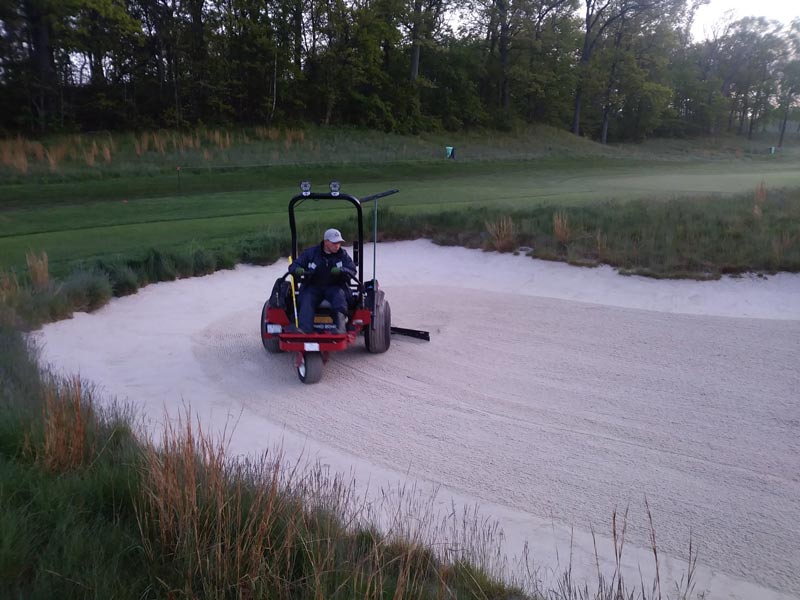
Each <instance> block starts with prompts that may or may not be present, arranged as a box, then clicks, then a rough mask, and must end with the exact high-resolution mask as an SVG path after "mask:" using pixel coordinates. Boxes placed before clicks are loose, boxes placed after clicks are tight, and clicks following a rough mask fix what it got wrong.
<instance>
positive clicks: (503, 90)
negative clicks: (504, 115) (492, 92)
mask: <svg viewBox="0 0 800 600" xmlns="http://www.w3.org/2000/svg"><path fill="white" fill-rule="evenodd" d="M497 9H498V12H499V13H500V14H499V17H500V44H499V50H500V107H501V108H502V109H503V110H504V111H507V110H508V109H509V108H511V91H510V90H509V78H508V46H509V33H510V31H509V24H508V0H497Z"/></svg>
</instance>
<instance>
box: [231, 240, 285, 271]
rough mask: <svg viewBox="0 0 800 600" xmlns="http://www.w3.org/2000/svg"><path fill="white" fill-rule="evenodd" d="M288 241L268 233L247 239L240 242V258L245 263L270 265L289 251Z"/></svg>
mask: <svg viewBox="0 0 800 600" xmlns="http://www.w3.org/2000/svg"><path fill="white" fill-rule="evenodd" d="M286 246H287V244H286V242H285V241H284V240H283V239H281V238H279V237H278V236H275V235H271V234H268V233H264V234H261V235H259V236H257V237H254V238H249V239H245V240H243V241H242V242H240V244H239V258H240V260H241V261H242V262H244V263H250V264H254V265H270V264H272V263H274V262H275V261H276V260H278V259H279V258H280V257H281V256H282V255H283V254H284V253H285V252H286V251H287V247H286Z"/></svg>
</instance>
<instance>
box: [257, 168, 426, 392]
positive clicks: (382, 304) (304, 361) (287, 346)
mask: <svg viewBox="0 0 800 600" xmlns="http://www.w3.org/2000/svg"><path fill="white" fill-rule="evenodd" d="M339 188H340V186H339V184H338V182H335V181H333V182H331V184H330V191H329V192H328V193H313V192H311V184H310V183H308V182H306V181H304V182H303V183H301V185H300V189H301V193H300V194H298V195H296V196H294V197H293V198H292V199H291V200H290V201H289V228H290V230H291V235H292V254H291V259H290V260H291V261H294V260H296V259H297V257H298V248H297V223H296V220H295V209H296V208H297V207H298V206H299V205H300V204H302V203H303V202H305V201H308V200H317V201H323V202H326V203H327V202H333V201H336V202H348V203H350V204H351V205H352V206H353V207H355V209H356V215H357V221H358V222H357V226H358V232H357V236H358V239H357V240H354V241H353V256H352V258H353V262H354V263H355V265H356V268H357V276H356V277H353V278H351V279H350V280H349V281H348V283H347V284H346V290H345V292H346V296H347V306H348V314H347V315H346V324H347V325H346V331H345V332H344V333H339V332H337V330H336V325H335V323H336V315H335V314H333V311H332V309H331V306H330V304H329V303H328V302H327V301H323V302H322V303H321V304H320V305H319V306H318V307H317V309H316V313H315V316H314V331H313V332H300V331H298V329H297V325H298V323H297V307H298V302H299V295H300V292H301V290H302V289H303V286H304V285H306V277H307V276H300V277H297V278H295V277H294V276H293V275H292V274H291V273H289V272H288V271H287V272H286V273H285V274H284V275H283V276H281V277H279V278H278V279H277V280H276V281H275V285H274V286H273V288H272V292H271V293H270V296H269V299H268V300H267V301H266V302H265V303H264V308H263V309H262V311H261V341H262V343H263V344H264V348H265V349H266V351H267V352H269V353H271V354H277V353H281V352H293V353H294V355H295V360H294V366H295V368H296V369H297V376H298V377H299V379H300V381H302V382H303V383H316V382H318V381H319V380H320V378H321V377H322V367H323V365H324V364H325V363H326V362H328V359H329V358H330V355H331V354H332V353H333V352H340V351H342V350H345V349H347V348H349V347H350V346H353V345H354V344H356V343H357V341H358V338H359V336H362V335H363V336H364V344H365V346H366V349H367V351H368V352H371V353H374V354H380V353H382V352H386V351H387V350H388V349H389V346H390V345H391V341H392V337H391V336H392V334H393V333H394V334H398V335H406V336H410V337H414V338H418V339H422V340H426V341H429V340H430V334H429V333H428V332H427V331H419V330H416V329H404V328H401V327H392V310H391V307H390V306H389V301H388V300H387V299H386V295H385V294H384V291H383V290H382V289H380V286H379V285H378V280H377V279H376V277H375V273H376V270H375V268H376V262H375V260H376V259H375V257H376V250H377V233H378V199H379V198H384V197H386V196H391V195H392V194H396V193H397V192H398V190H388V191H385V192H380V193H378V194H372V195H370V196H366V197H363V198H361V199H359V198H356V197H355V196H351V195H350V194H343V193H341V192H340V189H339ZM367 202H374V205H373V206H374V211H373V212H374V219H373V226H374V229H373V240H374V241H373V244H374V246H373V253H372V256H373V267H372V273H373V276H372V279H371V280H368V281H366V282H365V281H364V264H363V262H364V256H363V249H364V215H363V210H362V205H363V204H366V203H367Z"/></svg>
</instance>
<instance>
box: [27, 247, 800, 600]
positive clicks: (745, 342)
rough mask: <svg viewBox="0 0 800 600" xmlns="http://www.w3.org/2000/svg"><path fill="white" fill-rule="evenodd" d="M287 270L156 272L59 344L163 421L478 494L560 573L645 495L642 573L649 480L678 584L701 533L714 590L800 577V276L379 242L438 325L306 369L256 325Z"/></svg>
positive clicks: (404, 287)
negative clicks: (194, 418)
mask: <svg viewBox="0 0 800 600" xmlns="http://www.w3.org/2000/svg"><path fill="white" fill-rule="evenodd" d="M366 264H368V265H371V264H372V260H371V257H370V254H369V253H367V257H366ZM285 268H286V265H285V263H284V262H283V261H281V262H280V263H278V264H276V265H273V266H271V267H264V268H257V267H246V266H240V267H238V268H237V269H236V270H235V271H227V272H220V273H217V274H214V275H211V276H207V277H202V278H196V279H190V280H184V281H178V282H174V283H166V284H158V285H154V286H150V287H147V288H145V289H143V290H141V291H140V292H139V293H138V294H136V295H135V296H132V297H127V298H122V299H118V300H115V301H113V302H112V303H111V304H109V305H108V306H106V307H105V308H103V309H102V310H100V311H98V312H97V313H94V314H91V315H86V314H78V315H76V316H75V318H73V319H71V320H68V321H63V322H60V323H54V324H51V325H48V326H46V327H45V328H44V329H43V330H42V332H40V333H38V334H37V337H38V339H39V340H40V342H41V344H42V346H43V358H44V360H45V361H48V362H51V363H52V364H53V365H54V366H56V367H57V368H59V369H63V370H65V371H67V372H71V373H74V372H80V374H81V375H82V376H84V377H85V378H87V379H89V380H91V381H94V382H95V383H97V384H98V385H99V386H100V387H101V389H102V390H103V391H104V392H106V393H107V394H108V395H111V396H116V397H117V398H118V399H120V400H128V401H129V402H130V403H131V404H133V405H134V406H135V407H137V409H138V410H139V411H140V413H141V414H144V415H147V416H148V417H151V418H152V419H154V420H159V419H162V418H163V415H164V412H165V409H166V410H167V411H168V412H170V413H171V414H175V413H176V412H177V411H179V410H180V408H181V407H182V406H184V404H190V405H191V406H192V409H193V411H194V412H195V413H196V414H197V415H198V416H199V417H200V418H201V419H202V420H203V422H204V423H206V424H207V427H208V428H221V427H223V426H225V425H226V423H227V426H228V428H229V429H230V427H231V423H232V422H236V429H235V432H234V435H233V440H232V448H233V450H234V451H236V452H248V453H249V452H259V451H262V450H264V449H266V448H268V447H271V446H274V445H275V444H276V443H279V442H280V443H282V444H283V447H284V450H285V452H286V454H287V457H290V458H291V457H295V456H299V455H301V454H303V455H305V456H307V457H311V458H312V459H313V460H319V461H321V462H323V463H324V464H327V465H330V466H331V468H332V469H334V470H336V471H342V472H350V471H352V472H353V473H354V474H355V476H356V477H357V478H358V479H359V481H360V482H361V483H362V484H364V485H366V482H370V485H371V486H372V488H373V489H376V488H377V487H379V486H381V485H393V484H396V483H397V482H398V481H401V482H409V481H411V482H414V484H415V485H416V486H417V487H418V489H422V490H425V489H429V490H432V489H434V488H436V487H440V489H439V491H438V495H437V501H438V502H440V503H441V505H443V506H450V504H451V502H455V503H457V504H468V503H475V502H477V503H479V504H480V506H481V510H482V511H483V513H484V514H486V515H491V516H492V517H495V518H497V519H498V520H499V522H500V523H501V525H502V526H503V528H504V530H505V534H506V537H507V545H508V549H509V552H510V553H514V552H516V551H518V550H519V548H520V547H521V544H522V543H523V540H525V539H527V540H528V541H529V542H530V545H531V548H532V551H533V554H534V558H535V560H536V563H537V564H538V565H539V566H540V567H543V568H544V569H545V570H548V569H557V568H558V567H557V565H556V560H555V556H556V549H558V554H559V556H560V563H561V565H562V566H563V565H564V563H565V557H566V556H568V554H569V544H570V536H571V535H572V536H573V541H574V552H573V562H574V564H575V566H576V569H577V570H578V571H579V572H582V573H586V574H587V576H591V575H592V573H593V572H594V559H593V557H592V542H591V536H590V534H589V529H590V527H593V528H594V529H595V530H596V531H598V532H599V533H600V534H607V533H609V532H610V519H611V514H612V511H613V510H614V508H615V507H616V508H618V509H620V510H624V508H625V507H626V506H628V505H629V506H630V515H629V518H630V521H631V527H632V529H631V530H630V531H629V544H631V545H630V546H629V548H628V549H627V550H626V552H627V553H628V554H627V563H628V567H629V568H631V569H632V572H633V573H635V576H634V577H635V579H637V580H638V571H637V570H636V569H637V566H636V565H637V562H639V561H641V562H642V564H643V570H644V572H645V574H646V573H647V572H648V570H649V567H648V565H649V564H650V563H651V562H652V560H651V559H650V557H649V554H648V552H647V551H646V550H644V548H645V547H646V546H647V543H646V540H647V531H646V525H647V519H646V515H645V514H644V498H645V497H647V499H648V501H649V503H650V506H651V508H652V511H653V516H654V518H655V525H656V529H657V535H658V543H659V546H660V549H661V551H662V552H663V553H665V555H664V556H663V557H662V559H661V560H663V561H664V562H663V564H662V579H665V578H666V579H669V578H670V576H679V575H680V572H681V571H682V569H683V568H684V565H683V563H682V562H681V561H680V557H685V554H686V550H687V547H688V539H689V533H690V530H691V533H692V536H693V538H694V541H695V543H696V544H699V546H700V561H699V562H700V565H701V568H700V569H699V576H700V586H699V587H698V590H700V589H710V590H711V592H712V593H711V595H710V596H709V597H710V598H790V597H794V596H796V595H798V594H800V574H798V569H797V565H798V564H800V529H799V528H800V526H799V525H798V523H800V476H799V475H798V474H799V473H800V441H799V440H800V406H799V403H798V391H797V390H799V389H800V369H798V365H799V364H800V276H796V275H778V276H774V277H770V278H768V279H766V280H765V279H761V278H757V277H750V276H748V277H744V278H737V279H723V280H721V281H716V282H704V283H700V282H691V281H654V280H647V279H642V278H632V277H622V276H619V275H617V274H616V273H615V272H614V271H613V270H612V269H609V268H600V269H578V268H573V267H568V266H566V265H563V264H555V263H545V262H541V261H533V260H531V259H529V258H526V257H522V256H519V257H514V256H510V255H498V254H494V253H482V252H479V251H473V250H465V249H462V248H441V247H437V246H434V245H433V244H431V243H429V242H424V241H417V242H403V243H393V244H384V245H381V246H379V260H378V278H379V279H380V281H381V284H382V287H383V288H384V289H385V290H386V292H387V298H388V299H389V301H390V302H391V305H392V315H393V321H394V324H396V325H399V326H404V327H411V328H419V329H427V330H429V331H430V332H431V336H432V341H431V342H430V343H426V342H422V341H419V340H413V339H410V338H397V337H396V338H395V339H394V340H393V342H392V347H391V349H390V350H389V352H388V353H387V354H384V355H370V354H367V353H366V352H365V351H364V350H363V347H359V348H358V349H351V350H350V351H347V352H344V353H340V354H337V355H334V356H333V358H332V360H331V361H330V362H329V363H328V364H327V365H326V366H325V369H324V373H323V377H322V381H321V382H320V383H319V384H316V385H313V386H304V385H302V384H301V383H300V382H299V381H298V380H297V377H296V375H295V372H294V369H293V368H292V364H291V357H290V356H287V355H268V354H266V353H265V352H264V350H263V348H262V346H261V341H260V339H259V335H258V323H257V318H258V316H259V314H260V310H261V306H262V304H263V302H264V300H265V298H266V296H267V294H268V293H269V291H270V289H271V287H272V283H273V282H274V280H275V279H276V278H277V277H278V276H280V275H281V274H282V273H283V272H284V271H285ZM369 274H371V271H369ZM571 527H574V533H571V529H570V528H571ZM598 543H599V544H600V545H601V548H600V552H601V554H603V556H604V560H610V555H611V542H610V541H608V540H607V538H606V537H605V536H604V535H601V537H600V538H598ZM770 588H771V589H770Z"/></svg>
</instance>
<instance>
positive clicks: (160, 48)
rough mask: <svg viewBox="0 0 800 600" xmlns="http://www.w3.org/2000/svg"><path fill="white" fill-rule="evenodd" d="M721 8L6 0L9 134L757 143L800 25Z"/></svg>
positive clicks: (629, 2) (3, 48) (424, 1)
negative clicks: (698, 138) (153, 131)
mask: <svg viewBox="0 0 800 600" xmlns="http://www.w3.org/2000/svg"><path fill="white" fill-rule="evenodd" d="M702 1H703V0H585V1H584V2H578V0H0V34H2V36H1V37H0V133H5V134H6V135H8V134H14V133H30V134H43V133H49V132H59V131H76V130H82V131H90V130H106V129H108V130H115V129H144V128H159V127H170V128H184V127H188V126H196V125H202V124H209V125H210V124H215V125H218V124H231V125H236V124H267V125H271V126H280V125H284V124H297V123H318V124H336V125H351V126H358V127H367V128H373V129H380V130H385V131H393V132H401V133H414V132H419V131H427V130H432V129H447V130H459V129H465V128H472V127H496V128H511V127H513V126H515V124H518V123H522V122H528V123H530V122H538V123H547V124H552V125H555V126H558V127H563V128H565V129H567V128H568V129H570V130H571V131H573V132H574V133H575V134H579V135H587V136H591V137H593V138H595V139H598V140H600V141H602V142H606V141H610V140H641V139H643V138H645V137H647V136H649V135H652V134H654V133H657V134H664V135H678V136H684V135H697V134H710V133H711V134H713V133H717V132H722V131H732V132H737V133H739V134H742V135H749V136H752V135H753V133H754V132H755V131H757V130H758V128H759V127H760V126H762V125H764V124H765V123H766V122H767V121H768V120H776V117H777V121H778V122H779V123H781V124H782V129H781V141H782V139H783V131H785V129H786V123H787V121H788V120H789V119H790V118H791V111H792V110H793V109H794V108H795V107H796V105H797V104H798V98H800V20H798V21H796V22H795V23H794V24H793V25H792V26H781V25H779V24H777V23H775V22H770V21H767V20H765V19H763V18H746V19H741V20H738V21H732V22H727V23H721V24H720V25H719V26H718V27H717V28H716V30H715V31H714V32H712V34H711V35H710V36H709V38H708V39H706V40H703V41H693V40H692V39H691V36H690V34H689V31H690V27H691V23H692V18H693V16H694V13H695V11H696V9H697V7H698V6H699V4H700V3H702Z"/></svg>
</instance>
